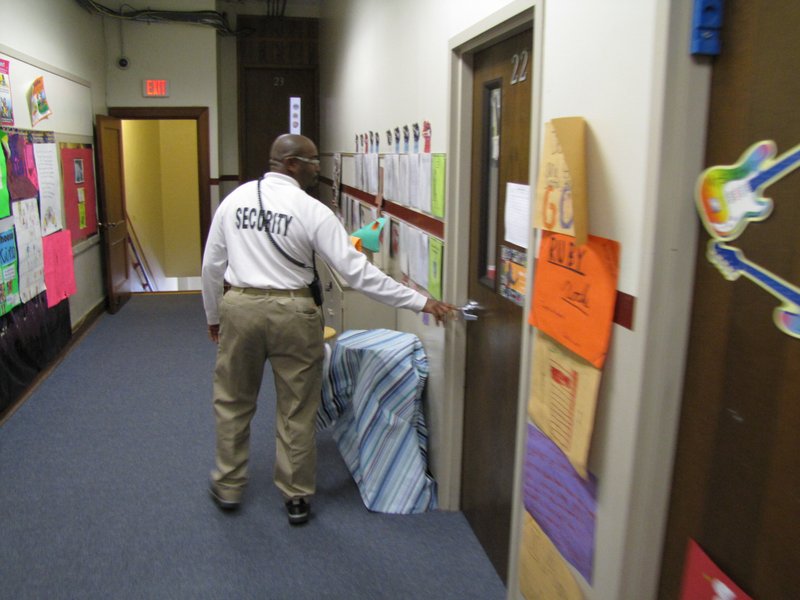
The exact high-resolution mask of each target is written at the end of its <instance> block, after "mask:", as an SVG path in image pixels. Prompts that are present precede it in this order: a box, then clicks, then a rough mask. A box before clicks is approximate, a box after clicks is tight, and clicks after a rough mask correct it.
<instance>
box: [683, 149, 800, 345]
mask: <svg viewBox="0 0 800 600" xmlns="http://www.w3.org/2000/svg"><path fill="white" fill-rule="evenodd" d="M776 152H777V151H776V147H775V142H773V141H771V140H765V141H761V142H758V143H757V144H754V145H752V146H750V148H748V149H747V150H746V151H745V153H744V154H743V155H742V156H741V158H740V160H739V162H738V163H736V164H735V165H731V166H714V167H710V168H708V169H706V170H705V171H703V173H701V175H700V177H699V178H698V181H697V188H696V193H695V203H696V206H697V211H698V214H699V215H700V219H701V220H702V222H703V226H704V227H705V228H706V231H708V233H709V235H711V237H712V239H711V240H709V242H708V247H707V251H706V257H707V258H708V260H709V262H711V264H713V265H714V266H715V267H717V269H719V271H720V273H721V274H722V276H723V277H724V278H725V279H727V280H728V281H735V280H736V279H738V278H739V277H740V276H741V275H744V276H745V277H747V278H748V279H750V281H752V282H753V283H755V284H756V285H758V286H760V287H761V288H763V289H764V290H766V291H767V292H769V293H770V294H772V295H773V296H775V297H776V298H777V299H778V300H780V301H781V304H780V306H778V307H776V308H775V310H774V311H773V314H772V318H773V322H774V323H775V326H776V327H777V328H778V329H779V330H781V331H782V332H783V333H785V334H787V335H790V336H792V337H795V338H800V289H798V288H797V287H795V286H793V285H791V284H790V283H788V282H786V281H784V280H783V279H781V278H780V277H778V276H777V275H775V274H774V273H772V272H771V271H769V270H768V269H766V268H764V267H762V266H760V265H758V264H756V263H754V262H752V261H750V260H748V259H747V258H746V257H745V255H744V253H743V252H742V250H741V249H739V248H736V247H735V246H731V245H728V244H725V243H724V242H727V241H731V240H734V239H736V238H738V237H739V236H740V235H741V234H742V232H743V231H744V230H745V228H746V227H747V225H748V224H749V223H751V222H759V221H763V220H765V219H766V218H767V217H769V216H770V214H772V208H773V202H772V199H770V198H767V197H765V196H764V195H763V192H764V188H766V187H767V186H769V185H770V184H772V183H774V182H775V181H777V180H778V179H780V178H781V177H783V176H784V175H786V174H788V173H790V172H792V171H793V170H794V169H796V168H797V166H798V165H800V145H798V146H795V147H794V148H792V149H791V150H789V151H788V152H786V153H785V154H783V155H782V156H780V157H778V158H774V157H775V154H776Z"/></svg>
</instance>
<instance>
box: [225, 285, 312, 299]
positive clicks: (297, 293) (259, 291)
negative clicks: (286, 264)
mask: <svg viewBox="0 0 800 600" xmlns="http://www.w3.org/2000/svg"><path fill="white" fill-rule="evenodd" d="M231 289H232V290H233V291H234V292H241V293H242V294H251V295H253V296H290V297H291V298H311V290H309V289H308V288H307V287H304V288H300V289H299V290H273V289H268V290H265V289H263V288H251V287H246V288H243V287H237V286H235V285H232V286H231Z"/></svg>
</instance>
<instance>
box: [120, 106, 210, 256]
mask: <svg viewBox="0 0 800 600" xmlns="http://www.w3.org/2000/svg"><path fill="white" fill-rule="evenodd" d="M108 114H109V115H110V116H112V117H117V118H118V119H130V120H134V119H147V120H152V121H166V120H171V119H172V120H184V121H196V122H197V180H198V182H199V185H198V188H199V189H198V190H197V192H198V198H199V202H200V252H201V254H202V252H203V250H205V247H206V238H207V237H208V229H209V227H210V226H211V185H212V181H211V164H210V163H211V159H210V142H209V132H208V108H207V107H205V106H190V107H169V106H163V107H153V108H143V107H138V108H137V107H114V108H109V109H108Z"/></svg>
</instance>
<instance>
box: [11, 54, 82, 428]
mask: <svg viewBox="0 0 800 600" xmlns="http://www.w3.org/2000/svg"><path fill="white" fill-rule="evenodd" d="M93 134H94V127H93V110H92V94H91V87H90V84H89V82H87V81H85V80H82V79H81V78H79V77H76V76H74V75H71V74H69V73H66V72H64V71H62V70H60V69H58V68H55V67H52V66H49V65H47V64H45V63H43V62H41V61H39V60H37V59H36V58H35V57H31V56H28V55H25V54H21V53H18V52H16V51H15V50H14V49H12V48H9V47H7V46H3V45H0V141H2V153H3V161H1V162H2V163H3V167H4V168H3V169H0V181H2V185H0V262H2V265H0V274H2V277H0V286H1V287H0V331H1V332H2V335H0V370H2V371H5V372H9V373H10V372H13V373H14V374H15V376H14V377H13V378H9V377H4V378H0V420H2V418H3V417H4V416H6V415H7V414H9V412H10V410H11V409H12V408H13V406H14V405H15V403H16V401H17V400H18V399H19V398H20V397H21V396H22V395H23V394H24V393H25V392H26V390H27V389H28V388H29V386H30V385H31V383H32V382H33V381H34V380H35V379H36V378H37V377H38V376H39V375H40V373H41V372H42V371H43V370H44V369H46V368H48V367H49V366H50V365H51V364H52V362H53V361H54V360H56V359H57V357H58V356H59V354H60V353H61V352H62V351H63V349H64V348H65V347H66V345H67V343H68V342H69V340H70V338H71V336H72V327H71V322H70V310H69V302H68V300H67V299H68V298H69V297H70V296H72V295H73V294H75V293H76V291H77V290H76V285H75V273H74V250H73V244H74V243H79V242H81V240H87V239H90V238H92V237H95V238H96V237H97V206H96V185H95V180H94V153H93V149H92V141H93ZM75 140H80V141H81V142H82V143H80V144H75V143H74V142H75ZM67 141H69V142H70V143H65V142H67ZM65 149H66V150H68V152H67V157H66V158H67V159H68V161H69V164H68V165H67V167H66V168H65V164H64V159H65V156H64V155H63V151H64V150H65ZM70 152H71V153H73V154H75V155H76V156H75V157H72V156H71V155H70ZM75 160H79V161H80V162H79V163H77V162H75ZM78 164H79V165H80V166H78ZM78 189H82V190H83V191H82V192H78V191H77V190H78ZM78 196H82V203H83V207H82V209H83V210H82V211H81V213H82V214H78V212H79V210H78V208H77V204H78ZM73 199H74V204H75V205H76V206H75V211H74V214H73V213H72V212H71V211H67V210H66V208H67V207H68V206H70V204H71V202H72V200H73ZM65 200H68V201H69V202H68V205H65ZM70 208H71V206H70Z"/></svg>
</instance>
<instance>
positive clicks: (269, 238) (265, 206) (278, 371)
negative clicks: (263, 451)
mask: <svg viewBox="0 0 800 600" xmlns="http://www.w3.org/2000/svg"><path fill="white" fill-rule="evenodd" d="M270 169H271V170H270V172H269V173H267V174H265V175H264V176H263V177H262V178H261V179H259V180H258V181H251V182H248V183H245V184H243V185H241V186H239V187H238V188H237V189H236V190H234V191H233V192H232V193H231V194H230V195H229V196H228V197H227V198H226V199H225V200H224V201H223V202H222V203H221V204H220V206H219V208H218V209H217V212H216V213H215V215H214V219H213V220H212V223H211V228H210V230H209V234H208V240H207V241H206V248H205V252H204V254H203V272H202V275H203V304H204V306H205V311H206V320H207V323H208V333H209V337H210V338H211V339H212V341H214V342H215V343H218V344H219V348H218V351H217V364H216V368H215V371H214V411H215V416H216V438H217V441H216V468H215V469H214V470H213V471H212V473H211V484H210V493H211V496H212V498H213V499H214V501H215V502H216V503H217V505H218V506H219V507H220V508H222V509H225V510H231V509H235V508H237V507H238V506H239V504H240V502H241V496H242V492H243V490H244V487H245V486H246V484H247V462H248V458H249V439H250V421H251V419H252V417H253V415H254V414H255V410H256V398H257V396H258V392H259V388H260V387H261V377H262V373H263V369H264V362H265V361H266V360H267V359H269V361H270V364H271V366H272V369H273V373H274V376H275V377H274V378H275V388H276V395H277V408H276V430H277V432H276V433H277V435H276V460H275V475H274V481H275V485H276V486H277V487H278V489H279V490H280V491H281V493H282V495H283V497H284V499H285V501H286V509H287V513H288V517H289V523H291V524H293V525H298V524H301V523H305V522H306V521H308V518H309V514H310V506H309V503H308V498H309V496H311V495H312V494H313V493H314V491H315V485H316V441H315V435H314V434H315V420H316V413H317V409H318V407H319V402H320V395H321V385H322V362H323V357H324V346H323V329H324V319H323V315H322V310H321V308H320V307H319V306H317V304H316V302H315V301H314V298H313V297H312V293H311V291H310V289H309V281H310V280H312V279H313V278H314V277H315V274H316V272H315V269H314V260H315V254H319V255H320V256H321V257H322V258H323V259H324V260H325V261H326V262H327V263H328V264H329V265H330V266H331V267H332V268H333V269H334V270H336V271H337V272H338V273H339V274H340V275H341V276H342V277H343V278H344V279H345V281H347V283H348V284H349V285H350V286H351V287H352V288H354V289H357V290H359V291H361V292H362V293H364V294H366V295H367V296H369V297H371V298H374V299H375V300H378V301H380V302H383V303H385V304H388V305H390V306H394V307H396V308H407V309H410V310H413V311H416V312H420V311H422V312H426V313H429V314H432V315H433V316H434V317H435V318H436V321H437V323H438V322H442V321H444V320H446V318H447V316H448V315H449V314H450V313H451V311H453V310H455V307H454V306H453V305H451V304H447V303H445V302H439V301H438V300H433V299H430V298H425V296H423V295H422V294H420V293H419V292H417V291H415V290H412V289H411V288H409V287H407V286H404V285H402V284H400V283H398V282H397V281H395V280H394V279H392V278H391V277H389V276H387V275H385V274H384V273H383V272H382V271H380V269H378V268H377V267H375V266H374V265H372V264H371V263H370V262H369V261H368V260H367V259H366V257H365V256H364V255H363V254H362V253H361V252H358V251H357V250H356V249H355V248H353V246H352V244H351V243H350V239H349V236H348V234H347V232H346V231H345V229H344V227H342V225H341V223H340V222H339V219H338V218H337V217H336V215H335V214H334V213H333V212H332V211H331V210H330V209H329V208H328V207H327V206H325V205H324V204H322V203H321V202H320V201H318V200H316V199H315V198H313V197H311V196H309V195H308V194H306V193H305V191H304V190H305V189H308V188H309V187H311V186H313V185H314V184H316V182H317V177H318V175H319V156H318V153H317V148H316V146H315V144H314V143H313V142H312V141H311V140H310V139H308V138H307V137H304V136H301V135H292V134H285V135H282V136H280V137H278V138H277V139H276V140H275V142H274V143H273V145H272V149H271V151H270ZM225 281H227V282H228V283H229V284H230V286H231V288H230V290H229V291H228V292H227V293H225V294H224V296H223V284H224V282H225Z"/></svg>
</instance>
